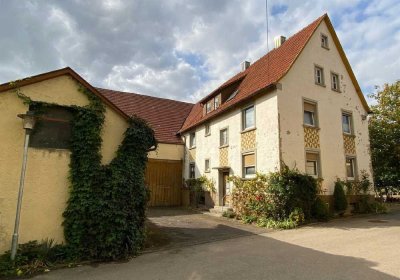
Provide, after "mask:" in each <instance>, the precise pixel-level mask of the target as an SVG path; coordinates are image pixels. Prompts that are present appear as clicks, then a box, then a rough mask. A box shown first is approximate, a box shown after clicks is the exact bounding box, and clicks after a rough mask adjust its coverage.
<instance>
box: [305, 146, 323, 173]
mask: <svg viewBox="0 0 400 280" xmlns="http://www.w3.org/2000/svg"><path fill="white" fill-rule="evenodd" d="M307 154H313V155H315V156H316V157H317V159H316V160H308V159H307ZM308 162H313V163H315V172H316V174H309V173H308V172H307V163H308ZM305 171H306V174H307V175H309V176H312V177H314V178H320V177H321V156H320V153H319V152H318V151H306V154H305Z"/></svg>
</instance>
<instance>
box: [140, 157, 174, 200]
mask: <svg viewBox="0 0 400 280" xmlns="http://www.w3.org/2000/svg"><path fill="white" fill-rule="evenodd" d="M146 185H147V187H148V188H149V189H150V201H149V206H179V205H181V189H182V161H180V160H157V159H149V161H148V163H147V168H146Z"/></svg>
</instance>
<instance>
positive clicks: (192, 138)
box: [189, 132, 196, 148]
mask: <svg viewBox="0 0 400 280" xmlns="http://www.w3.org/2000/svg"><path fill="white" fill-rule="evenodd" d="M189 147H190V148H194V147H196V133H195V132H192V133H190V139H189Z"/></svg>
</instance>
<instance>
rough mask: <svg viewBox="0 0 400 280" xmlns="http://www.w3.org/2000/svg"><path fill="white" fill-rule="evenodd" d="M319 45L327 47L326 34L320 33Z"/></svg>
mask: <svg viewBox="0 0 400 280" xmlns="http://www.w3.org/2000/svg"><path fill="white" fill-rule="evenodd" d="M321 47H323V48H325V49H329V42H328V36H326V35H324V34H321Z"/></svg>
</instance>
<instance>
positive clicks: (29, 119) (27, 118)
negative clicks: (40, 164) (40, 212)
mask: <svg viewBox="0 0 400 280" xmlns="http://www.w3.org/2000/svg"><path fill="white" fill-rule="evenodd" d="M18 117H20V118H21V119H22V120H23V125H24V129H25V141H24V155H23V160H22V170H21V177H20V180H19V192H18V202H17V212H16V215H15V225H14V234H13V236H12V243H11V260H14V259H15V255H16V254H17V247H18V230H19V221H20V216H21V206H22V196H23V193H24V183H25V172H26V162H27V159H28V146H29V137H30V135H31V132H32V130H33V128H34V126H35V115H34V112H32V111H28V112H26V114H20V115H18Z"/></svg>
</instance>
